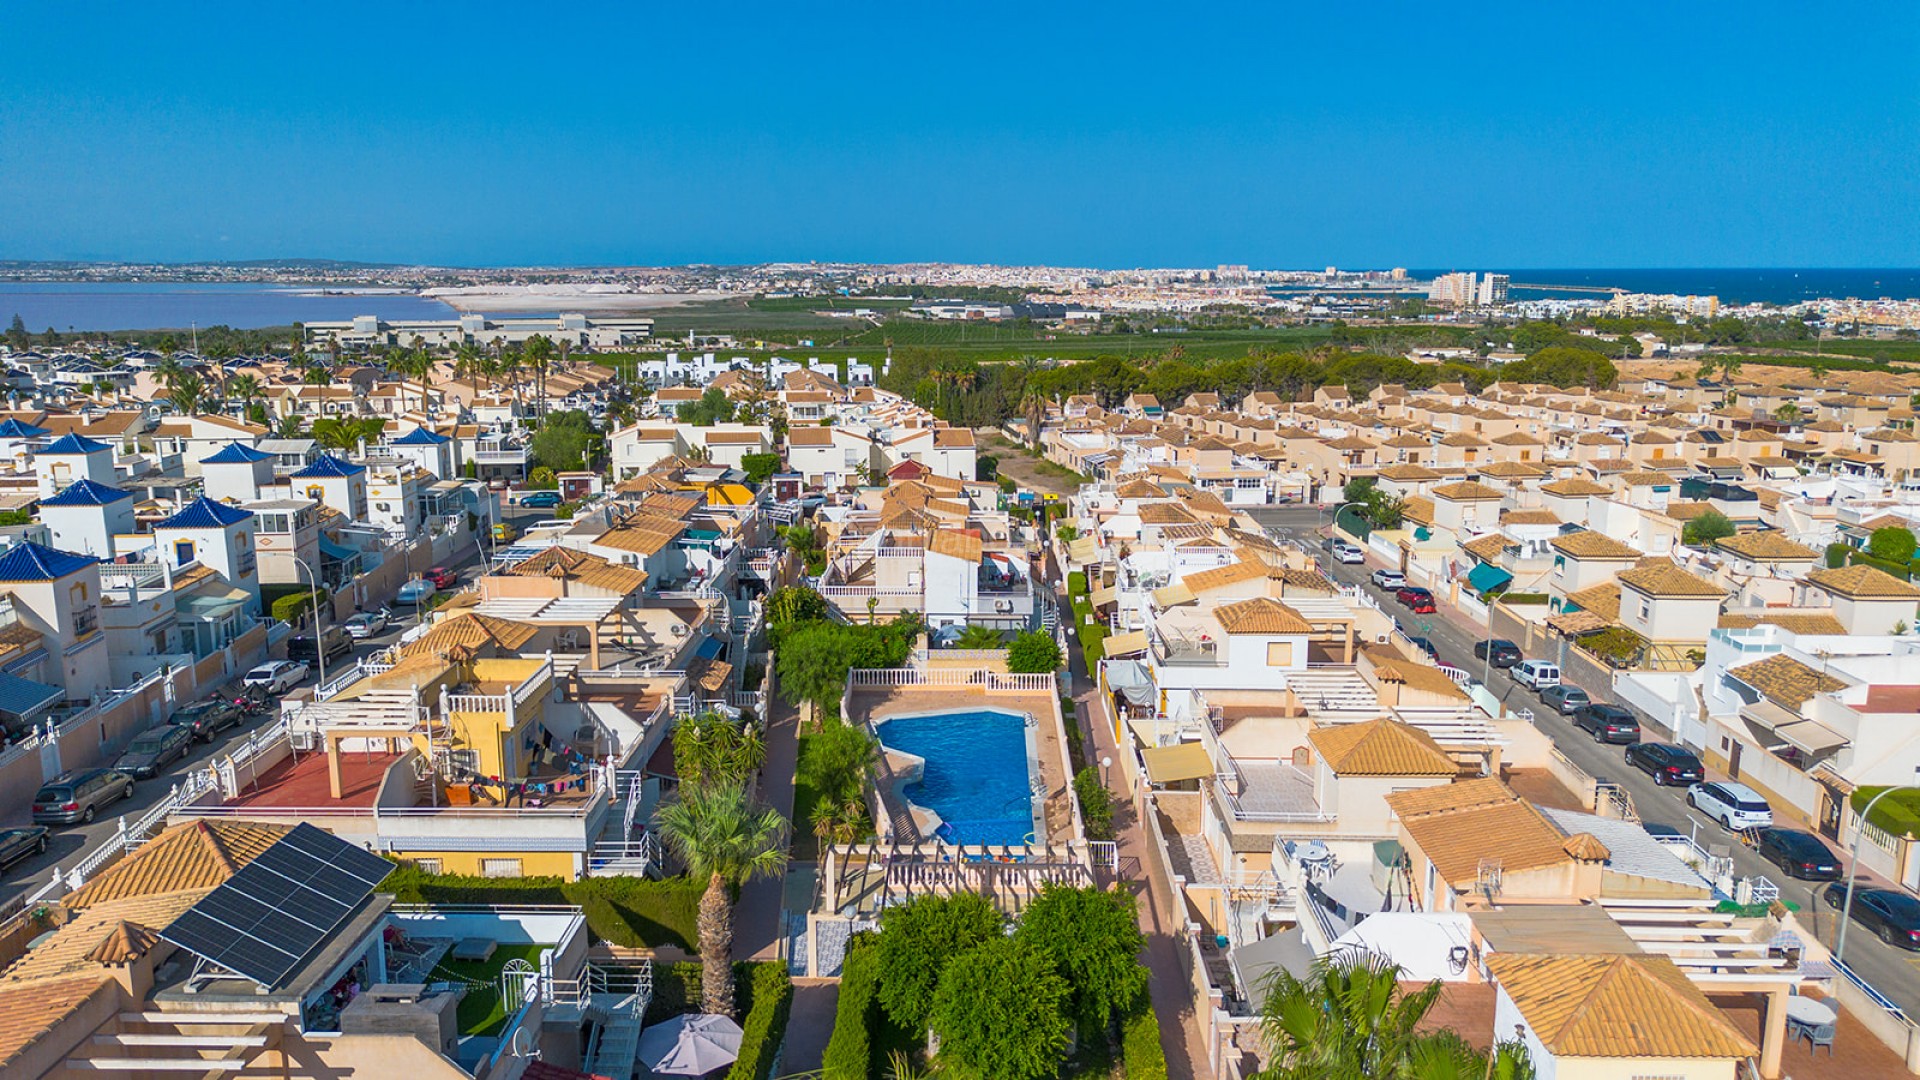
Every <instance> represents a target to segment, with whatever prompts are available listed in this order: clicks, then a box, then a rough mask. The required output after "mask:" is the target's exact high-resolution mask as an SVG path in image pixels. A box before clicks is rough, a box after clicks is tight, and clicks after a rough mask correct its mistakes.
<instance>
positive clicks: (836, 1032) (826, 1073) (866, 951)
mask: <svg viewBox="0 0 1920 1080" xmlns="http://www.w3.org/2000/svg"><path fill="white" fill-rule="evenodd" d="M879 989H880V953H879V950H877V949H873V948H869V947H864V946H860V945H855V946H854V947H853V948H850V949H848V950H847V959H846V963H845V965H844V966H842V967H841V969H840V1001H839V1004H838V1005H837V1006H836V1008H835V1011H834V1014H833V1037H832V1038H830V1039H828V1040H827V1051H826V1054H825V1056H824V1057H822V1058H821V1062H820V1065H821V1076H822V1077H823V1078H824V1080H867V1076H868V1074H869V1072H871V1070H872V1068H873V1027H874V1023H875V1021H876V1019H877V1018H878V1016H877V1014H878V1012H879V1008H878V1002H877V999H876V997H875V995H876V993H877V992H878V991H879Z"/></svg>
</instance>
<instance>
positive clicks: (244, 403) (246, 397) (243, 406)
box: [227, 375, 260, 419]
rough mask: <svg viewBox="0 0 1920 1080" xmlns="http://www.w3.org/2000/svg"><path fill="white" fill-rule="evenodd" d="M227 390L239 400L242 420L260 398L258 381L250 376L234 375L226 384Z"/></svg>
mask: <svg viewBox="0 0 1920 1080" xmlns="http://www.w3.org/2000/svg"><path fill="white" fill-rule="evenodd" d="M227 390H228V392H229V393H232V394H233V395H235V396H237V397H238V398H239V399H240V414H241V417H242V418H243V419H244V418H245V417H246V415H247V414H248V413H250V412H251V411H252V409H253V403H254V401H255V400H256V399H257V398H259V396H260V380H259V379H258V378H255V377H254V376H252V375H236V376H234V377H233V381H232V382H230V383H228V384H227Z"/></svg>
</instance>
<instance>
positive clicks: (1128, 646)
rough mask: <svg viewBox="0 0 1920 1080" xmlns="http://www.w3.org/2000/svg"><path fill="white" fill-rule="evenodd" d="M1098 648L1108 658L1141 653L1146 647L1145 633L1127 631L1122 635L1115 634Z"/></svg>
mask: <svg viewBox="0 0 1920 1080" xmlns="http://www.w3.org/2000/svg"><path fill="white" fill-rule="evenodd" d="M1100 647H1101V649H1102V650H1104V651H1105V652H1106V654H1107V655H1108V656H1125V655H1126V654H1128V653H1137V652H1141V651H1143V650H1145V649H1146V647H1147V632H1146V631H1145V630H1129V631H1127V632H1126V633H1124V634H1115V635H1113V636H1112V637H1110V638H1108V639H1106V640H1105V641H1103V642H1101V643H1100Z"/></svg>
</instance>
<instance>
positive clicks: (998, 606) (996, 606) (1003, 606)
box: [993, 600, 1013, 611]
mask: <svg viewBox="0 0 1920 1080" xmlns="http://www.w3.org/2000/svg"><path fill="white" fill-rule="evenodd" d="M993 610H995V611H1012V610H1013V601H1011V600H995V601H994V602H993Z"/></svg>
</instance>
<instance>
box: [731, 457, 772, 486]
mask: <svg viewBox="0 0 1920 1080" xmlns="http://www.w3.org/2000/svg"><path fill="white" fill-rule="evenodd" d="M740 471H741V472H744V473H746V474H747V483H749V484H764V483H766V482H767V481H768V480H771V479H773V474H774V473H777V472H779V471H780V455H779V454H742V455H740Z"/></svg>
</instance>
